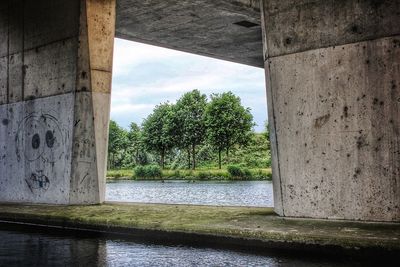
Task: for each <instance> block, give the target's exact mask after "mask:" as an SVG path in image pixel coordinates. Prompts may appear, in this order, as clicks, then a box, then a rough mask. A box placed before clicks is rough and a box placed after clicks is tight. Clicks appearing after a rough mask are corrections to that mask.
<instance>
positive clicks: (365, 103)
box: [263, 0, 400, 221]
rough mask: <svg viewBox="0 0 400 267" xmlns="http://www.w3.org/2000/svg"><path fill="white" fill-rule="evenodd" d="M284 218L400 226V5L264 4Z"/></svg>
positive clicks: (277, 198)
mask: <svg viewBox="0 0 400 267" xmlns="http://www.w3.org/2000/svg"><path fill="white" fill-rule="evenodd" d="M263 4H264V5H263V21H265V24H264V29H265V30H264V40H265V41H264V43H265V47H264V49H265V50H264V54H265V57H266V58H265V59H266V61H265V69H266V77H267V94H268V108H269V116H270V117H269V121H270V125H271V143H272V150H273V153H272V154H273V176H274V177H273V180H274V194H275V195H274V203H275V210H276V212H277V213H279V214H280V215H284V216H295V217H313V218H340V219H355V220H375V221H400V150H399V148H400V141H399V140H400V132H399V130H400V89H399V88H400V35H399V34H400V28H399V27H398V25H399V24H400V12H399V10H400V1H372V0H369V1H353V0H351V1H341V0H337V1H329V2H326V1H297V2H296V4H293V1H264V2H263Z"/></svg>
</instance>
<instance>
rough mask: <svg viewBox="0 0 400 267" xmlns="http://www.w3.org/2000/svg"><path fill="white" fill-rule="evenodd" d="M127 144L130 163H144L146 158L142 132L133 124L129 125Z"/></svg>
mask: <svg viewBox="0 0 400 267" xmlns="http://www.w3.org/2000/svg"><path fill="white" fill-rule="evenodd" d="M128 142H129V144H128V150H129V155H130V157H131V161H132V163H134V165H139V164H140V165H142V164H144V163H146V162H147V160H146V158H147V157H146V152H145V151H144V145H143V142H142V130H141V129H140V127H139V126H138V125H137V124H136V123H134V122H132V123H131V124H130V125H129V132H128Z"/></svg>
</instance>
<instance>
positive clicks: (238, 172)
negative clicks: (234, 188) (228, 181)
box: [227, 165, 244, 177]
mask: <svg viewBox="0 0 400 267" xmlns="http://www.w3.org/2000/svg"><path fill="white" fill-rule="evenodd" d="M227 170H228V172H229V174H230V175H232V176H233V177H243V176H244V172H243V171H242V169H241V168H240V167H239V166H237V165H228V167H227Z"/></svg>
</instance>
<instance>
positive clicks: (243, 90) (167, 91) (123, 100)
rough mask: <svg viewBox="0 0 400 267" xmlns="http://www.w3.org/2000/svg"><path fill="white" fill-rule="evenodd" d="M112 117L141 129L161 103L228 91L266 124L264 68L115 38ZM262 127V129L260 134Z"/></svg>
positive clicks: (124, 124)
mask: <svg viewBox="0 0 400 267" xmlns="http://www.w3.org/2000/svg"><path fill="white" fill-rule="evenodd" d="M113 71H114V72H113V88H112V106H111V116H112V118H113V119H115V120H117V122H119V123H120V124H121V125H122V126H124V127H127V126H128V125H129V123H130V122H131V121H135V122H136V123H138V124H140V123H141V120H142V119H143V118H145V117H147V115H148V114H150V113H151V111H152V110H153V108H154V106H155V105H157V104H159V103H160V102H165V101H170V102H175V101H176V100H177V98H179V97H180V96H181V95H182V94H183V93H184V92H187V91H190V90H192V89H199V90H201V91H202V92H203V93H205V94H207V95H210V94H211V93H220V92H225V91H228V90H231V91H233V92H234V93H235V94H237V95H239V96H240V97H241V98H242V103H243V104H244V105H245V106H249V107H250V108H251V109H252V111H253V114H254V117H255V120H256V123H257V124H258V125H261V128H262V125H263V122H264V120H265V119H266V97H265V85H264V73H263V70H262V69H259V68H254V67H248V66H244V65H241V64H235V63H231V62H227V61H222V60H216V59H211V58H207V57H202V56H196V55H192V54H188V53H183V52H178V51H174V50H170V49H165V48H160V47H154V46H148V45H144V44H140V43H134V42H130V41H124V40H120V39H116V41H115V50H114V68H113ZM261 128H260V129H261Z"/></svg>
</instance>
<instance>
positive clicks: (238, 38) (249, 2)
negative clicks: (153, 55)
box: [116, 0, 263, 67]
mask: <svg viewBox="0 0 400 267" xmlns="http://www.w3.org/2000/svg"><path fill="white" fill-rule="evenodd" d="M242 21H247V22H251V23H254V24H255V25H250V26H251V27H249V28H248V27H245V26H240V25H237V24H235V23H238V22H242ZM116 37H119V38H123V39H129V40H133V41H139V42H143V43H149V44H152V45H157V46H163V47H167V48H172V49H176V50H181V51H186V52H190V53H194V54H199V55H204V56H209V57H215V58H219V59H224V60H229V61H233V62H237V63H242V64H247V65H251V66H256V67H263V55H262V39H261V26H260V9H259V1H254V0H223V1H214V0H197V1H192V0H185V1H182V0H168V1H158V0H148V1H134V0H118V1H117V22H116Z"/></svg>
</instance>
